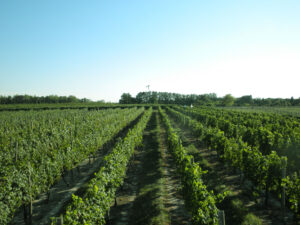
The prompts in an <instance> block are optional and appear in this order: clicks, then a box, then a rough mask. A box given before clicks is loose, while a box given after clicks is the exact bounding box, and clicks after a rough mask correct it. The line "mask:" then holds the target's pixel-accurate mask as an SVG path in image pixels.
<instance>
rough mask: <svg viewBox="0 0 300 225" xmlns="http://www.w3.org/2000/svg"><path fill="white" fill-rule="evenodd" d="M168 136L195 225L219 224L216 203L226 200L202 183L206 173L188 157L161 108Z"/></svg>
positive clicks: (222, 195) (186, 201) (169, 145)
mask: <svg viewBox="0 0 300 225" xmlns="http://www.w3.org/2000/svg"><path fill="white" fill-rule="evenodd" d="M159 112H160V115H161V116H162V118H163V121H164V123H165V126H166V127H167V134H168V148H169V150H170V151H171V153H172V155H173V157H174V158H175V160H176V165H177V171H178V173H179V174H180V177H181V181H182V185H183V193H184V199H185V203H186V206H187V209H188V210H189V211H190V213H191V215H192V218H193V222H194V223H195V224H212V225H216V224H218V209H217V207H216V203H217V202H220V201H221V200H222V199H223V198H224V196H225V195H224V194H218V195H215V194H214V193H213V191H208V190H207V188H206V186H205V184H204V183H203V181H202V175H203V174H204V173H205V171H203V170H202V169H201V167H200V166H199V164H198V163H195V162H194V160H193V156H190V155H187V154H186V150H185V149H184V147H183V146H182V144H181V142H180V139H179V137H178V135H177V134H176V133H175V131H174V130H173V128H172V126H171V123H170V121H169V119H168V116H167V115H166V113H165V112H164V111H163V110H162V109H161V108H159Z"/></svg>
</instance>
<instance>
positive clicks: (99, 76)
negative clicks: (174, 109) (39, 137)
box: [0, 0, 300, 101]
mask: <svg viewBox="0 0 300 225" xmlns="http://www.w3.org/2000/svg"><path fill="white" fill-rule="evenodd" d="M299 12H300V1H297V0H295V1H291V0H285V1H276V0H268V1H267V0H259V1H256V0H252V1H242V0H236V1H213V0H212V1H188V0H187V1H167V0H163V1H162V0H160V1H155V0H153V1H117V0H116V1H92V0H90V1H78V0H64V1H59V0H51V1H50V0H48V1H46V0H45V1H40V0H35V1H29V0H28V1H22V0H13V1H9V0H3V1H0V95H15V94H30V95H38V96H40V95H50V94H57V95H75V96H77V97H80V98H83V97H87V98H90V99H93V100H100V99H104V100H105V101H118V100H119V98H120V96H121V94H122V93H124V92H129V93H131V94H132V95H133V96H135V95H136V94H137V93H138V92H140V91H145V90H146V85H150V90H153V91H167V92H176V93H183V94H192V93H193V94H204V93H216V94H217V95H218V96H224V95H225V94H228V93H231V94H232V95H234V96H236V97H239V96H242V95H248V94H252V96H253V97H262V98H266V97H283V98H290V97H291V96H293V97H295V98H299V97H300V88H299V83H300V13H299Z"/></svg>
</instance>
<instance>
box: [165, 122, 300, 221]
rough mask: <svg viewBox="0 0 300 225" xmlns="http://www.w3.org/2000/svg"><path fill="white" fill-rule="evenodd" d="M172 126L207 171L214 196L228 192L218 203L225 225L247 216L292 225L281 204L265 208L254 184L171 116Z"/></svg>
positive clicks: (272, 203) (208, 181)
mask: <svg viewBox="0 0 300 225" xmlns="http://www.w3.org/2000/svg"><path fill="white" fill-rule="evenodd" d="M170 120H171V123H172V126H173V127H174V128H175V129H176V132H177V133H178V134H179V135H180V137H181V139H182V144H183V146H184V147H185V148H186V149H187V151H188V152H189V154H192V155H193V156H194V159H195V161H196V162H199V163H200V166H201V167H202V168H203V169H205V170H207V171H208V173H207V174H206V175H205V176H204V178H203V179H204V182H205V184H206V185H207V187H208V189H209V190H214V192H215V193H219V192H223V191H229V195H228V196H227V197H226V198H225V199H224V201H223V203H221V204H219V205H218V207H219V209H222V210H224V211H225V218H226V224H230V225H240V224H241V223H242V221H243V219H244V217H245V216H246V215H247V214H249V213H252V214H254V215H255V216H257V217H259V218H260V219H261V221H262V224H266V225H269V224H270V225H271V224H272V225H284V224H285V225H292V224H294V223H293V221H292V215H291V214H289V215H288V216H287V221H286V222H285V223H284V222H283V220H282V216H281V215H282V214H281V209H280V203H279V202H278V201H276V200H275V201H274V199H273V201H272V200H271V201H270V204H269V206H268V208H266V207H265V206H264V204H263V203H264V198H257V199H256V201H255V200H254V199H255V198H254V197H253V195H252V189H251V183H250V182H249V181H246V182H244V183H243V184H242V183H241V179H240V175H239V173H237V172H235V171H234V169H233V168H231V167H225V166H224V164H223V163H222V162H221V161H220V160H219V159H218V157H217V152H216V151H214V150H208V149H207V148H206V147H205V146H203V144H202V143H200V141H199V140H198V139H197V137H195V136H194V135H193V134H192V132H191V131H190V129H188V128H187V127H185V126H183V125H182V124H180V123H179V122H176V121H175V119H174V118H172V116H170Z"/></svg>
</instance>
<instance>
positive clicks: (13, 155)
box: [0, 108, 144, 224]
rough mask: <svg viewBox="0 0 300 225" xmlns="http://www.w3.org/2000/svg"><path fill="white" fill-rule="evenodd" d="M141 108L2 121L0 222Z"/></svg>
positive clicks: (47, 114) (36, 114)
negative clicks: (3, 124)
mask: <svg viewBox="0 0 300 225" xmlns="http://www.w3.org/2000/svg"><path fill="white" fill-rule="evenodd" d="M143 110H144V109H142V108H141V109H138V110H137V109H133V108H132V109H125V110H120V109H115V110H107V111H100V112H96V111H94V112H88V111H71V110H70V111H51V112H49V111H45V112H25V113H24V112H17V113H16V114H15V117H13V116H11V117H10V118H11V120H3V121H4V122H3V123H8V124H7V125H5V126H3V127H1V132H0V137H1V139H0V143H1V145H0V146H1V151H0V152H1V153H0V154H1V170H0V174H1V180H0V184H1V185H0V186H1V187H0V188H1V189H0V215H1V217H0V224H7V223H9V221H10V220H11V218H12V216H13V215H14V212H15V211H16V210H17V209H18V208H19V207H20V206H21V205H23V204H24V205H27V204H29V203H30V202H32V201H33V199H35V198H36V196H37V195H39V194H40V193H42V192H46V191H48V190H49V189H50V188H51V186H52V185H53V184H54V183H55V182H56V181H57V180H59V179H60V177H61V176H63V175H64V173H65V172H66V171H68V170H70V169H72V168H74V167H76V166H77V165H78V164H79V163H80V162H81V161H82V160H84V159H85V158H87V157H88V156H90V155H91V154H95V152H96V150H98V149H99V148H100V147H101V146H102V145H103V144H105V143H106V142H108V141H109V140H110V139H112V137H113V136H114V135H116V134H117V133H118V132H119V131H120V130H122V129H123V128H124V127H125V126H126V125H127V124H128V123H129V122H130V121H133V120H134V119H135V118H137V117H138V115H140V114H141V113H142V112H143ZM1 116H2V117H4V116H5V115H4V114H1ZM19 117H20V118H21V119H19Z"/></svg>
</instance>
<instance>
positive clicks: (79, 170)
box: [10, 115, 142, 225]
mask: <svg viewBox="0 0 300 225" xmlns="http://www.w3.org/2000/svg"><path fill="white" fill-rule="evenodd" d="M141 116H142V115H140V116H138V117H137V118H136V119H135V120H134V121H132V122H131V123H130V124H129V125H128V126H127V127H125V128H124V129H122V130H121V131H120V132H119V133H118V134H117V135H115V137H113V138H112V140H111V141H109V142H107V143H106V144H104V145H103V146H102V147H101V148H100V149H99V150H98V151H97V152H96V155H95V157H94V158H92V159H86V160H84V161H83V162H81V163H80V164H79V166H77V167H76V168H74V169H73V170H72V171H69V172H68V173H67V174H65V175H64V179H61V180H60V181H59V182H58V183H56V184H55V185H54V186H53V187H52V188H51V190H50V198H49V201H48V195H47V193H43V194H41V195H40V196H38V198H37V199H35V200H34V201H33V217H32V224H33V225H36V224H39V225H47V224H51V219H50V218H51V217H59V215H60V214H62V213H63V212H64V211H65V208H66V206H67V205H68V204H69V203H70V202H71V201H72V194H76V195H82V194H83V193H84V192H85V189H86V185H87V183H88V181H89V180H90V179H92V178H93V177H94V173H95V172H97V171H99V169H100V167H101V165H102V159H103V157H104V156H105V155H106V154H107V153H108V152H109V151H110V150H111V149H112V148H113V146H114V143H115V142H116V140H117V139H118V138H122V137H124V136H125V135H126V133H127V132H128V130H129V129H130V128H131V127H132V126H134V125H135V124H136V123H137V122H138V120H139V118H140V117H141ZM10 224H11V225H26V223H25V222H24V213H23V207H21V208H20V209H19V210H18V211H17V213H16V214H15V217H14V218H13V220H12V222H11V223H10Z"/></svg>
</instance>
